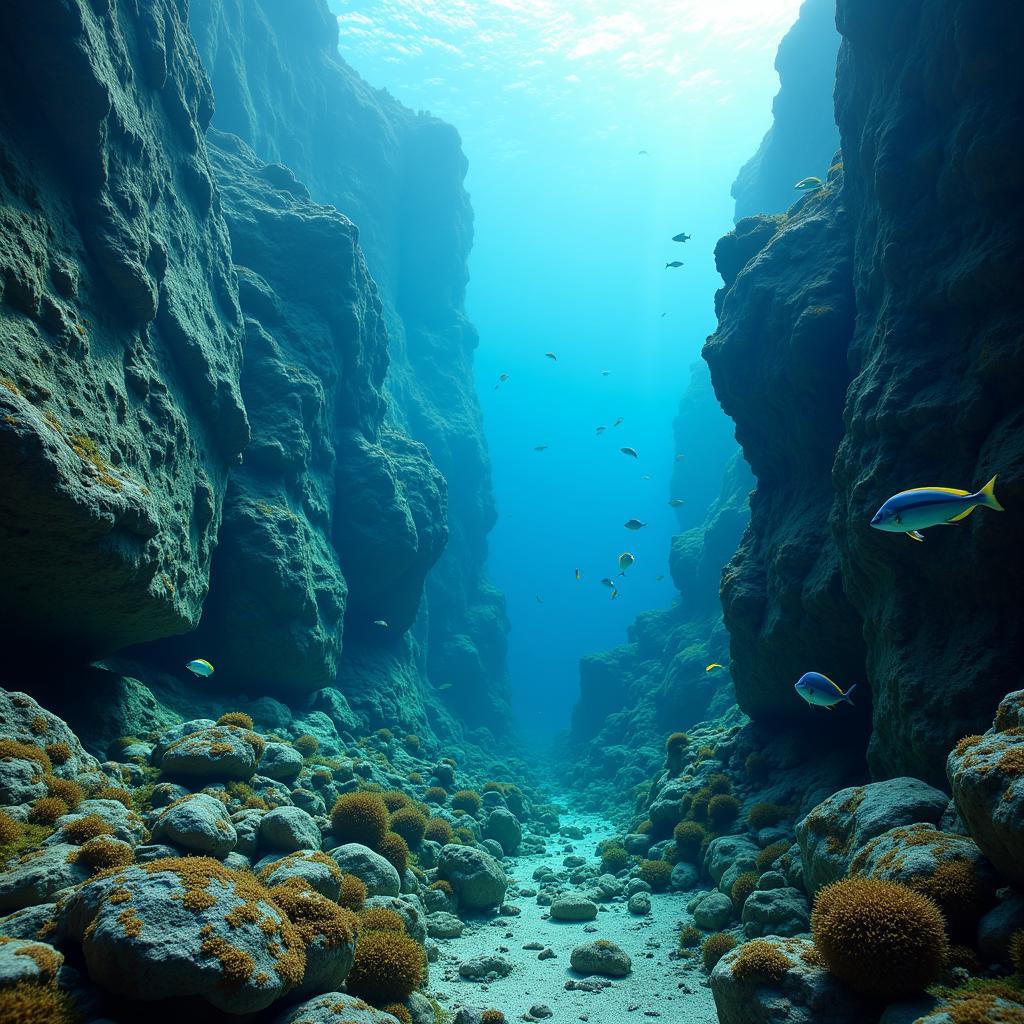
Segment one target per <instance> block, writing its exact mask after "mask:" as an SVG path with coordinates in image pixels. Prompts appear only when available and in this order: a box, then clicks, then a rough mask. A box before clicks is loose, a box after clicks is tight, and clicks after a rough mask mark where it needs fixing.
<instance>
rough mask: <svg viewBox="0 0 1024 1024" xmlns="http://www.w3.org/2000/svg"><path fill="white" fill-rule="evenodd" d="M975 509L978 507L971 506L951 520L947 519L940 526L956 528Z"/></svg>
mask: <svg viewBox="0 0 1024 1024" xmlns="http://www.w3.org/2000/svg"><path fill="white" fill-rule="evenodd" d="M977 507H978V506H977V505H972V506H971V507H970V508H969V509H968V510H967V511H966V512H961V513H960V515H958V516H953V518H952V519H947V520H946V521H945V522H944V523H942V524H941V525H942V526H957V525H959V524H960V523H961V522H963V520H965V519H966V518H967V517H968V516H969V515H970V514H971V513H972V512H973V511H974V510H975V509H976V508H977Z"/></svg>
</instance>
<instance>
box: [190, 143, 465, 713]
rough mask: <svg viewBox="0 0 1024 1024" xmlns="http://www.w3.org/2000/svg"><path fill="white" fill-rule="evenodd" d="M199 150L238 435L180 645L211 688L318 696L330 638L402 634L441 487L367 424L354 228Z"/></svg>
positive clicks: (365, 349)
mask: <svg viewBox="0 0 1024 1024" xmlns="http://www.w3.org/2000/svg"><path fill="white" fill-rule="evenodd" d="M210 153H211V158H212V161H213V165H214V169H215V173H216V177H217V182H218V185H219V188H220V190H221V196H222V200H223V205H224V211H225V216H226V218H227V222H228V227H229V230H230V233H231V243H232V250H233V253H234V259H235V261H236V263H237V265H238V266H237V269H238V277H239V291H240V299H241V304H242V310H243V313H244V314H245V318H246V340H245V364H244V368H243V373H242V394H243V397H244V399H245V403H246V407H247V409H248V410H249V415H250V420H251V422H252V433H253V437H252V441H251V442H250V444H249V447H248V448H247V449H246V452H245V457H244V462H243V465H242V466H241V467H239V469H237V470H236V471H235V472H233V473H232V476H231V480H230V483H229V487H228V495H227V499H226V502H225V513H224V525H223V528H222V530H221V541H220V546H219V548H218V550H217V553H216V556H215V559H214V566H213V582H212V587H211V592H210V596H209V598H208V600H207V604H206V608H205V612H204V615H203V620H202V623H201V625H200V629H199V632H198V633H197V634H196V635H195V636H192V637H190V638H189V642H190V643H191V644H192V645H193V646H194V647H195V648H196V649H201V650H203V651H206V652H208V654H209V657H210V658H211V659H212V660H213V661H214V662H215V663H216V664H217V666H218V672H219V673H220V678H221V680H222V681H226V682H229V683H231V684H233V685H234V686H236V687H237V686H241V687H242V688H244V689H246V690H250V691H255V692H262V693H266V692H284V693H290V694H292V695H295V694H298V693H301V692H303V691H309V690H316V689H320V688H321V687H323V686H327V685H329V684H331V683H333V682H334V680H335V678H336V676H337V674H338V668H339V663H340V658H341V653H342V646H343V632H344V641H345V642H348V641H349V640H350V639H354V640H356V641H357V642H358V640H359V639H360V638H361V637H365V636H367V635H371V634H375V633H378V634H384V633H390V632H393V633H394V634H395V635H396V636H400V635H401V634H402V633H404V632H405V631H406V629H408V628H409V626H410V625H411V624H412V622H413V620H414V619H415V616H416V612H417V609H418V607H419V602H420V597H421V594H422V592H423V581H424V579H425V577H426V573H427V571H428V570H429V568H430V567H431V565H433V563H434V562H435V561H436V560H437V557H438V555H439V554H440V552H441V551H442V550H443V548H444V543H445V540H446V537H447V530H446V514H445V513H446V489H445V483H444V480H443V478H442V477H441V475H440V473H438V471H437V470H436V469H435V468H434V466H433V464H432V462H431V461H430V456H429V454H428V453H427V451H426V449H425V448H424V447H423V446H422V445H419V444H417V443H416V442H413V441H410V440H409V439H408V438H406V437H403V436H402V435H400V434H398V433H396V432H395V431H392V430H389V429H386V428H384V427H383V426H382V424H383V419H384V413H385V401H384V396H383V394H382V386H383V382H384V377H385V373H386V370H387V363H388V357H387V330H386V328H385V326H384V320H383V313H382V309H381V305H380V301H379V299H378V297H377V289H376V286H375V284H374V282H373V280H372V278H371V277H370V275H369V272H368V270H367V269H366V264H365V262H364V260H363V256H362V253H361V251H360V249H359V246H358V243H357V241H356V236H357V231H356V228H355V226H354V225H353V224H352V223H351V221H349V220H348V219H347V218H346V217H344V216H343V215H342V214H340V213H338V212H337V211H336V210H335V209H334V208H333V207H329V206H320V205H318V204H316V203H314V202H312V201H311V200H310V199H309V196H308V192H307V191H306V189H305V186H304V185H302V184H300V183H299V182H297V181H296V180H295V178H294V177H293V176H292V175H291V172H290V171H288V170H287V169H286V168H284V167H282V166H280V165H269V166H267V165H264V164H263V162H262V161H260V160H259V159H257V157H256V156H255V154H254V153H253V152H252V151H251V150H250V149H249V147H248V146H246V145H245V143H243V142H241V141H240V140H239V139H238V138H236V137H235V136H230V135H225V134H223V133H221V132H216V131H211V133H210ZM377 622H386V623H387V626H380V625H377V624H375V623H377Z"/></svg>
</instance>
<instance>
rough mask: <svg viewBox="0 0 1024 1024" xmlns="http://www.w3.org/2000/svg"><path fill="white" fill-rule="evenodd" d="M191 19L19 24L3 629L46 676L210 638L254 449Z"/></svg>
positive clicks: (2, 65)
mask: <svg viewBox="0 0 1024 1024" xmlns="http://www.w3.org/2000/svg"><path fill="white" fill-rule="evenodd" d="M183 19H184V13H183V5H182V4H180V3H176V2H172V0H138V2H137V3H135V4H132V5H128V4H118V5H113V4H107V3H97V2H93V3H86V2H84V0H66V2H63V3H60V4H50V3H47V4H39V3H36V2H34V0H11V2H10V3H8V4H6V5H5V8H4V14H3V25H4V28H3V33H2V36H0V238H2V239H3V243H2V245H0V480H2V481H3V485H2V487H0V551H2V552H3V555H2V561H3V580H4V585H3V587H2V588H0V616H2V619H3V622H4V627H5V630H10V631H11V635H12V636H15V635H16V636H17V637H18V644H17V649H20V650H25V651H27V652H30V654H29V657H31V659H32V663H33V667H34V668H36V669H37V668H38V666H39V665H40V663H41V662H46V661H48V660H50V659H52V658H54V657H55V656H56V657H66V658H92V657H97V656H101V655H103V654H105V653H107V652H109V651H112V650H114V649H116V648H118V647H121V646H123V645H125V644H128V643H133V642H140V641H145V640H150V639H153V638H156V637H161V636H166V635H168V634H174V633H181V632H184V631H186V630H188V629H190V628H191V627H193V626H194V625H195V624H196V622H197V620H198V618H199V614H200V610H201V608H202V603H203V599H204V597H205V596H206V590H207V584H208V578H209V571H210V563H211V558H212V554H213V548H214V543H215V538H216V535H217V531H218V527H219V525H220V520H221V508H222V502H223V498H224V493H225V487H226V485H227V476H228V469H229V467H231V466H233V465H234V464H235V463H236V462H237V459H238V455H239V452H240V451H241V450H242V449H243V448H244V447H245V444H246V442H247V440H248V425H247V421H246V414H245V412H244V410H243V407H242V401H241V397H240V393H239V369H240V363H241V338H242V318H241V315H240V312H239V307H238V301H237V292H236V289H235V285H234V282H233V273H232V267H231V256H230V246H229V242H228V233H227V228H226V226H225V223H224V220H223V217H222V216H221V211H220V208H219V201H218V198H217V194H216V190H215V188H214V186H213V183H212V175H211V171H210V165H209V162H208V160H207V153H206V148H205V143H204V140H203V134H204V131H205V129H206V127H207V124H208V123H209V120H210V117H211V115H212V112H213V98H212V95H211V93H210V89H209V84H208V82H207V79H206V75H205V73H204V71H203V68H202V65H201V63H200V60H199V57H198V54H197V53H196V49H195V46H194V45H193V42H192V39H191V37H190V35H189V32H188V28H187V26H186V25H185V23H184V20H183ZM32 640H36V641H39V640H42V641H43V643H35V644H34V643H32V642H31V641H32ZM14 648H15V645H13V644H12V645H5V649H6V650H7V651H8V655H7V664H8V667H11V665H12V664H14V663H16V661H17V655H16V651H15V649H14ZM34 674H35V673H34Z"/></svg>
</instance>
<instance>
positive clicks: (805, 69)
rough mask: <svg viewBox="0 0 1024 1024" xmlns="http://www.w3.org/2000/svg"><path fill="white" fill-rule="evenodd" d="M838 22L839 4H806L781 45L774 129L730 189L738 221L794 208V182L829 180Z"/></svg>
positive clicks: (818, 0) (808, 0)
mask: <svg viewBox="0 0 1024 1024" xmlns="http://www.w3.org/2000/svg"><path fill="white" fill-rule="evenodd" d="M835 17H836V4H835V0H805V3H804V5H803V6H802V7H801V8H800V16H799V18H797V21H796V24H794V25H793V27H792V28H791V29H790V30H789V32H787V33H786V35H785V37H784V38H783V40H782V42H781V43H780V44H779V52H778V54H777V55H776V57H775V69H776V70H777V71H778V73H779V92H778V95H777V96H776V97H775V99H774V101H773V102H772V126H771V128H769V129H768V132H767V134H766V135H765V137H764V139H763V140H762V142H761V145H760V147H759V148H758V151H757V152H756V153H755V154H754V156H752V157H751V158H750V160H748V161H747V163H745V164H744V165H743V167H742V168H741V170H740V172H739V174H738V175H737V176H736V181H735V182H734V183H733V186H732V195H733V198H734V199H735V200H736V220H737V221H739V220H742V219H743V218H744V217H750V216H753V215H754V214H756V213H781V212H782V211H783V210H785V209H786V208H787V207H789V206H790V205H791V204H792V203H793V200H794V198H795V196H796V193H795V192H794V191H793V185H794V184H795V183H796V182H798V181H799V180H800V179H801V178H806V177H807V176H808V175H814V176H815V177H820V178H823V177H824V176H825V171H826V170H827V168H828V166H829V162H830V158H831V156H832V154H833V153H834V152H835V151H836V149H837V148H838V146H839V132H838V130H837V128H836V122H835V114H834V111H833V109H832V89H833V86H834V85H835V78H836V51H837V50H838V49H839V35H838V33H837V32H836V25H835Z"/></svg>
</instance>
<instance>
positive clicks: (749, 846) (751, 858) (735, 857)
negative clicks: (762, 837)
mask: <svg viewBox="0 0 1024 1024" xmlns="http://www.w3.org/2000/svg"><path fill="white" fill-rule="evenodd" d="M760 852H761V851H760V850H759V848H758V846H757V844H756V843H754V842H753V841H751V840H750V839H747V838H746V836H719V837H718V838H717V839H712V840H711V842H710V843H708V848H707V850H706V851H705V853H704V870H705V872H706V873H707V874H709V875H710V876H711V878H712V880H713V881H714V883H715V885H718V884H719V883H720V882H721V881H722V878H723V876H724V875H725V873H726V872H727V871H729V870H733V871H753V870H754V868H755V867H756V865H757V855H758V853H760Z"/></svg>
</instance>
